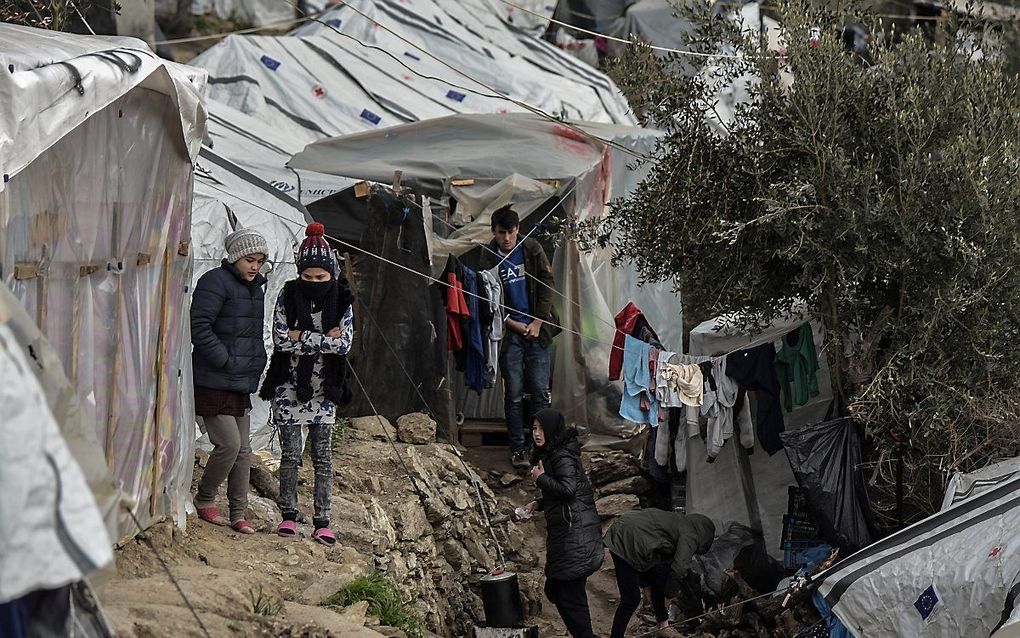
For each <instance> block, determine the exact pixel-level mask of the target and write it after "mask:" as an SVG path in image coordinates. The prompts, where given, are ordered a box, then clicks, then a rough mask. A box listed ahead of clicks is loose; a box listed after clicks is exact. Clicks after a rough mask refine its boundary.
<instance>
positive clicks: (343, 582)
mask: <svg viewBox="0 0 1020 638" xmlns="http://www.w3.org/2000/svg"><path fill="white" fill-rule="evenodd" d="M356 579H357V575H356V574H353V573H327V574H318V575H317V576H316V578H315V580H314V581H313V582H312V584H311V585H309V586H308V588H307V589H305V590H304V591H303V592H301V595H300V596H298V598H299V600H300V602H302V603H304V604H306V605H321V604H323V603H325V602H326V600H327V599H329V597H330V596H333V595H334V594H336V593H337V592H338V591H340V590H341V589H343V588H344V587H347V586H348V585H350V584H351V583H353V582H354V581H355V580H356ZM362 624H364V622H362Z"/></svg>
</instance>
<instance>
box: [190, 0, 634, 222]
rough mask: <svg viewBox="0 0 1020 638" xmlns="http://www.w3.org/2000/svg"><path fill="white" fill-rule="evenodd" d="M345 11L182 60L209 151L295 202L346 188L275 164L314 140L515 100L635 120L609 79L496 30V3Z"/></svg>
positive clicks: (435, 0) (434, 0)
mask: <svg viewBox="0 0 1020 638" xmlns="http://www.w3.org/2000/svg"><path fill="white" fill-rule="evenodd" d="M476 4H477V3H476ZM350 5H351V6H346V5H339V6H336V7H333V8H331V9H330V10H328V11H327V12H326V13H324V14H323V15H322V16H320V17H319V18H316V19H315V20H310V21H308V22H306V23H305V24H304V25H302V26H301V27H299V28H298V29H296V30H295V31H294V32H293V33H292V34H291V35H290V36H285V37H275V36H274V37H270V36H240V35H237V36H230V37H228V38H226V39H225V40H224V41H222V42H220V43H218V44H217V45H216V46H214V47H212V48H211V49H209V50H207V51H206V52H204V53H203V54H202V55H200V56H198V57H197V58H195V60H193V61H192V62H191V64H192V65H194V66H199V67H202V68H204V69H206V70H208V71H209V73H210V76H211V77H210V90H209V98H210V104H209V111H210V120H209V139H208V143H209V144H210V145H211V147H212V149H213V150H214V151H215V152H216V153H217V154H219V155H221V156H223V157H226V158H228V159H230V160H231V161H233V162H235V163H237V164H238V165H240V166H242V167H243V168H245V169H246V170H248V171H250V172H252V173H253V174H255V175H257V176H259V177H261V178H262V179H264V180H266V181H267V182H269V183H271V184H272V185H273V186H275V187H277V188H279V189H280V190H282V191H284V192H286V193H288V194H290V195H292V196H293V197H295V198H296V199H298V200H299V201H301V202H302V203H304V204H310V203H312V202H314V201H316V200H318V199H321V198H323V197H327V196H329V195H333V194H335V193H337V192H339V191H342V190H343V189H344V188H346V187H347V186H349V185H350V182H349V181H347V180H344V179H342V178H336V177H331V176H322V175H317V174H315V173H310V172H307V171H293V170H290V169H287V168H286V167H285V164H286V161H287V159H289V156H290V155H292V154H294V153H296V152H298V151H299V150H301V148H303V147H304V146H305V145H306V144H308V143H310V142H312V141H314V140H316V139H322V138H326V137H333V136H339V135H346V134H351V133H358V132H362V131H368V130H377V129H381V128H384V127H387V126H393V125H399V124H405V123H409V122H414V121H419V120H423V119H427V118H434V117H442V116H446V115H453V114H458V113H501V112H517V111H526V110H527V109H526V108H525V107H524V106H521V105H520V104H518V103H515V102H514V101H516V102H524V103H527V104H529V105H530V106H532V107H534V108H539V109H542V110H543V111H545V112H547V113H550V114H552V115H555V116H557V117H560V116H565V117H571V118H575V119H579V120H591V121H596V122H608V123H619V124H625V125H633V124H635V123H636V120H635V119H634V117H633V115H632V114H631V113H630V109H629V106H628V104H627V101H626V99H625V98H624V97H623V95H622V94H621V93H620V91H619V90H618V89H617V88H616V86H615V85H614V84H613V82H612V80H610V79H609V78H608V76H606V75H605V74H604V73H601V72H600V71H597V70H596V69H593V68H591V67H589V66H587V65H586V64H584V63H583V62H581V61H579V60H577V59H576V58H574V57H572V56H571V55H569V54H567V53H564V52H563V51H561V50H560V49H558V48H556V47H555V46H553V45H551V44H549V43H548V42H545V41H543V40H541V39H539V38H537V37H534V36H533V35H531V34H530V33H527V32H524V31H521V30H520V29H518V28H516V27H515V26H513V25H511V24H508V23H507V22H505V21H504V18H503V17H501V16H504V15H505V14H506V9H507V5H504V4H503V3H501V2H498V0H480V4H477V6H476V5H472V6H470V7H468V8H465V6H464V5H463V4H462V3H459V2H453V1H449V0H411V1H408V2H400V3H394V2H374V1H370V0H359V1H358V2H352V3H350ZM355 10H357V11H361V12H363V13H365V14H366V15H370V16H372V17H373V19H374V20H375V21H374V22H373V21H370V20H368V19H365V18H363V17H362V16H361V15H359V14H358V13H356V12H355ZM447 65H450V66H447ZM451 67H453V68H451ZM462 72H463V73H464V74H466V75H467V76H470V77H465V75H462Z"/></svg>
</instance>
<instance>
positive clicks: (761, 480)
mask: <svg viewBox="0 0 1020 638" xmlns="http://www.w3.org/2000/svg"><path fill="white" fill-rule="evenodd" d="M804 321H805V319H804V318H803V314H802V313H800V312H796V311H795V312H793V313H791V314H790V315H789V316H788V317H786V318H785V319H780V320H777V321H776V322H774V323H773V324H772V325H771V326H769V327H768V329H766V330H764V331H762V332H760V333H758V334H756V335H754V336H751V335H749V334H747V333H744V332H742V331H739V330H736V329H733V328H731V327H729V326H724V325H723V324H722V323H720V321H719V320H718V319H712V320H709V321H706V322H703V323H702V324H700V325H698V326H696V327H695V328H694V329H692V330H691V336H690V354H692V355H718V354H722V353H729V352H733V351H735V350H739V349H742V348H747V347H749V346H754V345H759V344H762V343H769V342H772V341H778V340H780V339H782V338H783V336H784V335H786V334H787V333H788V332H790V331H791V330H793V329H795V328H797V327H799V326H801V325H802V324H803V323H804ZM811 327H812V333H813V335H814V341H815V350H816V351H817V352H818V363H819V368H820V369H819V370H818V389H819V394H818V396H816V397H814V398H812V399H811V400H809V401H808V403H807V404H805V405H803V406H797V407H795V409H794V411H793V412H792V413H786V412H785V411H784V414H783V416H784V420H785V423H786V429H787V430H793V429H796V428H799V427H803V426H805V425H810V424H814V423H819V422H821V421H822V420H823V419H824V416H825V412H826V410H827V409H828V406H829V403H830V401H831V400H832V386H831V380H830V377H829V366H828V362H827V360H826V357H825V354H824V351H823V349H822V344H823V342H824V332H823V328H822V326H821V325H820V324H818V323H817V322H812V324H811ZM777 349H778V348H777ZM687 435H688V440H687V509H688V510H690V511H692V512H698V513H699V514H704V515H706V516H708V517H709V518H711V519H712V520H713V521H715V524H716V525H717V526H721V525H724V524H726V523H727V522H730V521H736V522H738V523H742V524H744V525H748V526H750V527H752V528H760V529H761V530H762V532H763V533H764V535H765V543H766V549H768V551H769V553H771V554H773V555H777V556H781V555H782V551H781V550H780V541H781V536H782V531H783V514H785V513H786V509H787V499H788V493H787V488H788V487H789V486H791V485H796V484H797V480H796V479H795V478H794V476H793V472H792V471H791V470H790V463H789V461H788V460H787V457H786V455H785V454H782V453H779V454H775V455H773V456H769V455H768V454H766V453H765V452H764V451H763V450H761V449H760V447H759V448H758V449H756V450H755V451H754V453H753V454H750V455H747V454H746V453H745V452H744V451H743V450H742V449H741V446H740V443H739V441H737V440H736V439H735V438H734V439H732V440H730V441H729V442H727V443H726V445H725V446H724V447H723V450H722V452H721V453H720V454H719V456H718V457H717V458H716V459H715V461H714V462H712V463H707V462H706V458H707V448H706V445H705V441H704V439H702V438H701V437H700V436H699V432H698V427H697V426H696V425H695V426H693V427H689V429H688V432H687Z"/></svg>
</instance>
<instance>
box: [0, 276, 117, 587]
mask: <svg viewBox="0 0 1020 638" xmlns="http://www.w3.org/2000/svg"><path fill="white" fill-rule="evenodd" d="M0 379H3V384H2V385H0V405H2V406H3V415H4V422H3V427H0V485H2V486H3V489H2V490H0V514H2V516H0V573H2V574H3V578H2V579H0V603H6V602H9V601H11V600H14V599H17V598H19V597H21V596H24V595H26V594H28V593H30V592H33V591H37V590H42V589H52V588H57V587H62V586H64V585H67V584H69V583H73V582H77V581H80V580H82V579H84V578H86V577H88V576H89V575H91V574H93V573H94V572H95V571H97V570H98V569H100V568H102V567H104V566H105V565H107V564H109V563H110V562H112V560H113V553H112V551H111V549H110V547H111V545H112V538H115V536H111V534H115V533H116V516H115V514H116V513H117V512H116V506H117V505H118V504H119V502H120V498H119V493H118V492H117V491H116V489H115V488H114V487H113V482H112V481H111V480H110V474H109V472H108V471H107V468H106V463H105V461H104V459H103V452H102V448H100V447H99V443H98V441H96V438H95V429H94V428H93V427H89V426H91V425H92V424H90V423H86V422H84V421H83V420H82V418H81V410H80V409H79V408H78V400H77V396H76V393H75V391H74V388H73V387H72V386H71V384H70V382H69V381H68V380H67V377H66V376H65V375H64V371H63V369H62V368H61V364H60V359H59V357H57V355H56V353H55V352H54V351H53V348H52V347H50V345H49V343H48V342H47V341H46V338H45V337H43V336H42V334H40V333H39V330H38V328H37V327H36V325H35V321H34V320H33V319H32V318H31V317H30V316H29V315H28V313H27V312H25V309H24V308H22V306H21V304H20V303H19V302H18V300H17V298H16V297H15V296H14V295H13V294H12V293H11V291H10V290H9V289H8V288H7V286H6V285H4V284H3V282H0ZM97 500H98V501H99V503H100V504H102V505H103V510H105V511H102V510H100V508H99V507H97ZM104 514H105V518H106V520H105V521H104Z"/></svg>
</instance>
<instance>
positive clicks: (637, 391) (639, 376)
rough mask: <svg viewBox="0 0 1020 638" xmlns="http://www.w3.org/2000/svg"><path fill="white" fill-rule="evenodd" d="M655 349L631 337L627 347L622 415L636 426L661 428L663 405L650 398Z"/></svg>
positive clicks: (621, 401) (625, 346)
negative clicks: (652, 352) (639, 424)
mask: <svg viewBox="0 0 1020 638" xmlns="http://www.w3.org/2000/svg"><path fill="white" fill-rule="evenodd" d="M651 349H652V346H651V345H650V344H647V343H645V342H643V341H639V340H637V339H635V338H634V337H631V336H630V335H627V336H626V339H625V340H624V345H623V366H622V367H623V398H622V399H621V400H620V416H621V417H623V418H624V419H627V420H628V421H633V422H635V423H648V424H649V425H652V426H657V425H659V402H658V401H656V400H655V397H654V395H653V396H649V395H648V388H649V384H650V383H651V374H650V371H649V359H648V358H649V354H650V352H651Z"/></svg>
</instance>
